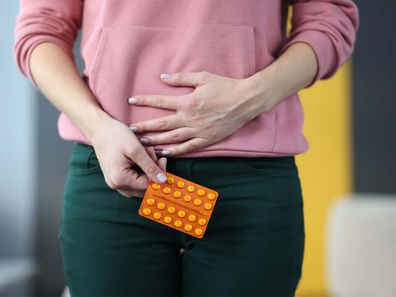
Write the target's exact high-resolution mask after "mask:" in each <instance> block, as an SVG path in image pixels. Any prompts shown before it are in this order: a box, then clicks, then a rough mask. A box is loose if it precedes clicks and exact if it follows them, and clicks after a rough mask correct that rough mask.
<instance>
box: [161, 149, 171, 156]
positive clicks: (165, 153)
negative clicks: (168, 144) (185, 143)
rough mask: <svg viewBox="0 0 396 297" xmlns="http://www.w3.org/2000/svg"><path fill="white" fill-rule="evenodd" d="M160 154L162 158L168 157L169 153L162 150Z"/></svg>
mask: <svg viewBox="0 0 396 297" xmlns="http://www.w3.org/2000/svg"><path fill="white" fill-rule="evenodd" d="M161 154H162V155H163V156H168V155H169V154H170V151H168V150H163V151H162V152H161Z"/></svg>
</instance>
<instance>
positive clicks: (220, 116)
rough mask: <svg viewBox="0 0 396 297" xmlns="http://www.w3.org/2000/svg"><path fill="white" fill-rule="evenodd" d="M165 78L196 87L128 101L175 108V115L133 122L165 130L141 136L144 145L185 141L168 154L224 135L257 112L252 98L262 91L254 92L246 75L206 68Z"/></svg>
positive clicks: (140, 128) (134, 126)
mask: <svg viewBox="0 0 396 297" xmlns="http://www.w3.org/2000/svg"><path fill="white" fill-rule="evenodd" d="M163 81H164V82H166V83H167V84H170V85H172V86H193V87H195V90H194V92H192V93H190V94H187V95H182V96H163V95H136V96H133V98H136V103H134V101H133V99H132V98H130V99H129V100H128V102H129V103H130V104H135V105H138V106H140V105H141V106H143V105H148V106H152V107H157V108H166V109H173V110H176V113H175V114H174V115H170V116H166V117H162V118H157V119H151V120H147V121H144V122H140V123H132V124H131V129H132V130H133V131H134V132H138V133H141V132H148V131H150V132H151V131H165V130H166V132H163V133H158V134H152V135H150V136H145V137H143V138H141V139H140V141H141V142H142V143H143V144H145V145H158V144H172V143H175V142H180V141H184V142H183V143H181V144H178V145H175V146H170V147H169V148H167V149H166V150H164V151H163V152H162V154H163V155H166V156H168V155H172V156H174V155H178V154H182V153H187V152H190V151H194V150H197V149H199V148H203V147H205V146H208V145H210V144H212V143H215V142H217V141H219V140H221V139H223V138H225V137H226V136H228V135H230V134H231V133H233V132H234V131H235V130H237V129H238V128H240V127H241V126H243V125H244V124H245V123H246V122H247V121H249V120H251V119H252V118H254V117H255V116H257V113H256V112H257V111H254V108H253V105H252V102H251V101H258V100H262V98H261V94H260V95H259V94H254V95H253V94H252V93H253V92H252V90H248V88H247V84H246V82H247V81H246V80H245V79H233V78H229V77H223V76H220V75H217V74H214V73H210V72H207V71H202V72H180V73H174V74H172V75H171V77H169V78H166V79H163ZM254 106H256V105H254ZM166 151H169V153H167V152H166Z"/></svg>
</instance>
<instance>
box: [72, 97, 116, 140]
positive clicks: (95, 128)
mask: <svg viewBox="0 0 396 297" xmlns="http://www.w3.org/2000/svg"><path fill="white" fill-rule="evenodd" d="M109 119H111V117H110V116H109V115H108V114H107V113H106V112H105V111H104V110H102V109H101V108H100V107H99V106H97V105H96V104H90V105H89V106H88V107H87V108H86V109H85V110H84V113H83V115H82V117H81V119H79V120H77V124H78V127H79V128H80V129H81V131H82V132H83V134H84V135H85V136H86V137H87V138H88V139H89V140H90V142H91V143H93V142H95V139H96V138H97V135H98V132H100V131H101V130H102V128H101V127H103V126H104V125H106V124H105V123H106V121H108V120H109Z"/></svg>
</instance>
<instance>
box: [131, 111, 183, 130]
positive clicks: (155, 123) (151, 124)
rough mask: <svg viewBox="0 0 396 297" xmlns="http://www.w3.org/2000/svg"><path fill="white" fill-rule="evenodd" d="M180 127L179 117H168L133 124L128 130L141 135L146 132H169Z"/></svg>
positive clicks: (180, 120)
mask: <svg viewBox="0 0 396 297" xmlns="http://www.w3.org/2000/svg"><path fill="white" fill-rule="evenodd" d="M180 126H182V119H181V118H180V115H178V114H176V115H170V116H166V117H162V118H157V119H151V120H147V121H144V122H141V123H133V124H131V126H130V128H131V129H133V131H134V132H137V133H141V132H147V131H164V130H171V129H175V128H178V127H180Z"/></svg>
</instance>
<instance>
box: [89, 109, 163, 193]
mask: <svg viewBox="0 0 396 297" xmlns="http://www.w3.org/2000/svg"><path fill="white" fill-rule="evenodd" d="M96 128H97V129H95V135H94V136H92V137H90V141H91V143H92V145H93V147H94V150H95V153H96V156H97V158H98V160H99V164H100V167H101V169H102V172H103V175H104V178H105V180H106V183H107V185H108V186H109V187H110V188H112V189H114V190H117V191H118V192H119V193H120V194H121V195H123V196H125V197H128V198H130V197H131V196H137V197H143V196H144V193H145V191H146V188H147V186H148V183H149V179H151V180H154V181H156V182H158V183H162V182H165V181H166V175H165V174H164V171H166V158H164V157H162V158H160V159H159V160H158V158H157V156H156V154H155V151H154V148H153V147H144V146H143V145H142V144H141V142H140V141H139V139H138V138H137V137H136V135H135V134H134V133H133V132H132V130H131V129H130V128H129V127H128V126H127V125H125V124H123V123H122V122H120V121H118V120H115V119H113V118H111V117H106V118H105V119H103V121H101V123H100V126H99V127H96ZM135 164H136V165H135ZM132 166H133V167H132ZM137 166H138V167H139V168H137ZM139 169H141V170H139ZM142 171H143V172H142ZM161 174H162V175H163V176H162V179H161Z"/></svg>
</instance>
